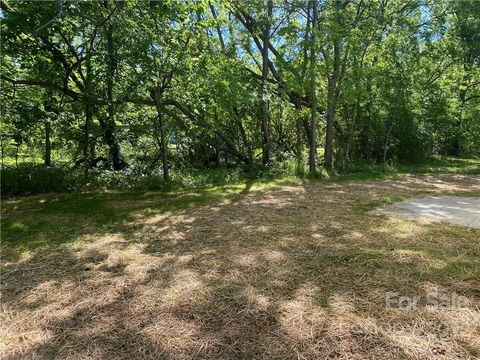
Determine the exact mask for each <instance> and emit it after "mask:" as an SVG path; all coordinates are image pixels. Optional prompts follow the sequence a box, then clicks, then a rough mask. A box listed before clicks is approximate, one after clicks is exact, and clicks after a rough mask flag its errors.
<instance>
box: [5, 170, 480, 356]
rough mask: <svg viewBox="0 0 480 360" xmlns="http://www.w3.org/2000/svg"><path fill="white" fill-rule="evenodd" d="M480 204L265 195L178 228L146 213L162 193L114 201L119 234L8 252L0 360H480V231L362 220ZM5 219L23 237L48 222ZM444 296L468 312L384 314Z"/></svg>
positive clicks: (291, 186) (353, 191)
mask: <svg viewBox="0 0 480 360" xmlns="http://www.w3.org/2000/svg"><path fill="white" fill-rule="evenodd" d="M479 191H480V178H478V177H472V176H470V177H466V176H455V175H452V176H435V177H412V178H407V179H404V180H389V181H381V182H379V181H374V182H353V181H352V182H341V183H337V184H329V183H322V182H303V183H302V182H291V183H283V184H276V185H275V186H268V187H252V188H250V189H249V190H248V191H241V192H240V193H237V194H233V195H234V196H219V197H212V198H211V199H209V200H208V201H207V202H206V203H203V204H199V205H198V206H193V207H188V208H184V209H176V210H172V211H170V212H168V213H166V212H157V213H155V212H152V211H147V210H149V209H150V207H151V206H152V204H156V203H160V202H162V201H166V200H165V199H164V197H163V195H162V194H149V195H148V196H147V197H145V199H143V200H142V199H137V200H135V201H125V202H122V203H118V202H115V201H112V202H107V203H106V207H105V208H103V209H100V210H99V211H105V209H109V211H120V209H122V211H127V213H128V216H125V219H123V220H122V221H118V222H116V223H115V224H114V227H113V229H114V230H112V228H109V231H105V230H102V231H100V230H101V229H99V228H95V227H94V226H90V227H89V226H87V225H85V226H83V227H82V229H81V230H79V231H78V232H77V233H75V234H76V235H75V236H76V237H75V238H74V239H73V240H72V241H70V242H68V243H63V244H59V245H58V246H54V247H48V248H46V249H44V250H39V251H30V252H24V253H22V254H21V256H17V255H18V254H16V255H15V256H14V255H13V254H14V252H12V251H10V250H11V249H8V242H7V245H4V246H3V249H2V250H4V257H3V259H2V265H3V270H2V318H1V328H0V336H1V339H2V345H1V350H0V351H1V352H0V354H1V358H2V359H20V358H22V359H254V358H256V359H263V358H269V359H273V358H274V359H475V358H478V357H480V308H479V307H480V280H479V279H480V261H479V258H480V243H479V238H480V236H479V235H480V231H479V230H475V229H467V228H461V227H455V226H449V225H445V224H422V223H417V222H414V221H409V220H401V219H391V218H388V217H382V216H375V215H372V214H369V213H367V212H365V211H359V210H358V206H359V205H362V204H365V203H368V202H370V201H372V200H376V199H379V198H381V197H383V196H387V195H400V196H404V197H410V196H416V195H419V194H426V193H451V192H454V193H464V194H471V193H474V194H478V192H479ZM21 201H23V202H24V203H25V202H28V201H31V202H32V203H33V202H37V203H39V204H41V200H40V201H38V198H32V200H28V199H24V200H21ZM168 201H173V202H174V201H175V198H173V199H170V200H168ZM4 205H5V207H6V209H7V210H6V211H5V214H4V219H5V218H7V219H8V218H9V217H15V218H18V219H23V220H24V221H25V222H26V225H25V226H27V225H28V217H29V216H33V215H31V214H33V213H32V211H34V210H35V209H29V208H28V206H27V207H23V208H21V207H18V206H17V203H14V202H12V203H11V204H9V203H8V202H6V204H4ZM38 206H41V205H38ZM9 209H10V210H9ZM130 210H131V211H130ZM126 215H127V214H126ZM58 216H59V218H58V222H59V224H63V225H62V226H67V225H65V221H67V223H66V224H68V220H65V219H64V218H62V219H63V220H62V219H60V217H61V216H65V215H64V214H58ZM78 216H80V215H78ZM48 219H49V221H55V216H53V215H50V216H49V217H48ZM25 241H26V242H28V241H29V239H25ZM4 243H5V239H4ZM432 289H433V290H436V291H440V292H444V293H446V294H450V293H456V294H459V295H462V296H464V297H465V298H467V299H468V301H469V302H468V306H466V307H464V308H461V309H455V308H449V307H444V308H436V307H432V306H428V305H427V304H425V303H423V302H421V303H420V305H419V306H418V308H417V309H415V310H402V309H398V308H386V306H385V293H386V292H388V291H398V292H400V293H402V294H404V295H408V296H416V295H419V296H422V295H424V294H425V292H426V291H431V290H432Z"/></svg>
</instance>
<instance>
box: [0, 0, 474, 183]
mask: <svg viewBox="0 0 480 360" xmlns="http://www.w3.org/2000/svg"><path fill="white" fill-rule="evenodd" d="M1 20H2V21H1V26H2V42H1V60H2V67H1V94H0V96H1V101H2V104H3V122H2V126H1V136H2V158H3V156H4V154H7V155H8V154H13V153H15V152H17V154H18V150H19V148H22V147H27V148H28V149H31V151H37V152H39V153H41V154H42V156H43V158H44V159H43V160H44V163H45V164H46V165H50V164H51V162H52V155H51V154H52V151H54V152H55V151H56V152H58V153H59V154H60V156H59V157H60V158H61V159H62V161H64V162H66V163H69V164H71V165H72V166H76V167H81V168H82V169H85V171H86V172H88V170H89V169H91V168H94V167H99V166H103V167H105V168H110V169H113V170H121V169H124V168H126V167H128V166H131V165H132V164H133V163H136V162H143V163H145V164H148V166H152V167H155V166H161V168H162V173H163V176H164V178H165V180H168V179H169V169H171V168H181V167H199V166H206V165H209V164H212V163H213V164H226V165H240V164H244V165H245V166H254V165H255V164H259V165H260V164H261V166H265V167H268V166H272V165H273V164H275V163H277V162H281V161H284V160H285V159H289V158H291V159H294V161H296V162H297V163H298V164H303V163H308V164H309V169H310V172H312V173H314V172H316V171H318V168H319V167H321V166H323V167H325V168H326V169H332V168H335V167H337V166H341V165H342V164H345V163H348V162H353V161H364V162H378V163H384V164H385V163H388V162H395V161H400V162H411V161H420V160H422V159H424V158H427V157H429V156H432V155H436V154H444V155H451V156H478V155H480V141H478V140H479V136H480V121H479V116H480V101H479V100H480V67H479V64H480V31H479V29H480V7H479V6H478V2H476V1H468V0H467V1H450V0H448V1H447V0H446V1H435V0H380V1H379V0H293V1H292V0H265V1H256V0H242V1H237V0H164V1H146V0H128V1H112V0H98V1H86V2H85V1H78V0H56V1H51V2H48V1H11V0H10V1H2V2H1ZM59 157H57V161H58V158H59ZM160 164H161V165H160Z"/></svg>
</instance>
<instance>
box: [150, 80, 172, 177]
mask: <svg viewBox="0 0 480 360" xmlns="http://www.w3.org/2000/svg"><path fill="white" fill-rule="evenodd" d="M152 95H153V98H154V99H153V100H154V101H155V107H156V109H157V119H158V125H159V127H160V144H161V148H162V170H163V179H164V180H165V181H168V180H170V175H169V172H168V145H167V134H166V133H167V131H166V128H165V118H164V117H163V114H162V105H161V101H160V97H161V94H160V90H159V89H158V88H157V89H155V90H154V91H153V92H152Z"/></svg>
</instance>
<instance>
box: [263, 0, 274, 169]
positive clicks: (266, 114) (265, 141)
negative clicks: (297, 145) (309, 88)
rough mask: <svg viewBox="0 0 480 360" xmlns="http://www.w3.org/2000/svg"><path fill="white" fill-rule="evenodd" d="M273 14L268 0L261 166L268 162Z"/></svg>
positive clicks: (265, 33)
mask: <svg viewBox="0 0 480 360" xmlns="http://www.w3.org/2000/svg"><path fill="white" fill-rule="evenodd" d="M272 12H273V1H272V0H268V3H267V9H266V24H265V26H264V28H263V32H262V41H263V48H262V102H261V107H262V135H263V144H262V145H263V151H262V164H263V166H266V165H268V163H269V162H270V128H269V126H270V124H269V122H270V119H269V118H270V114H269V109H268V100H267V97H268V72H269V60H268V48H269V43H270V27H271V19H272Z"/></svg>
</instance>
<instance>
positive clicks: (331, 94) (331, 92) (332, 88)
mask: <svg viewBox="0 0 480 360" xmlns="http://www.w3.org/2000/svg"><path fill="white" fill-rule="evenodd" d="M341 5H342V2H341V1H340V0H336V1H335V21H336V25H337V26H339V25H340V13H339V12H340V8H341ZM333 36H334V39H333V70H332V74H331V75H330V76H329V78H328V87H327V119H326V120H327V124H326V137H325V168H326V169H329V170H331V169H332V168H333V137H334V134H333V130H334V127H333V125H334V124H335V116H336V112H337V97H338V92H337V83H338V79H339V76H340V62H341V59H340V41H339V38H338V34H336V31H335V32H334V34H333Z"/></svg>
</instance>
